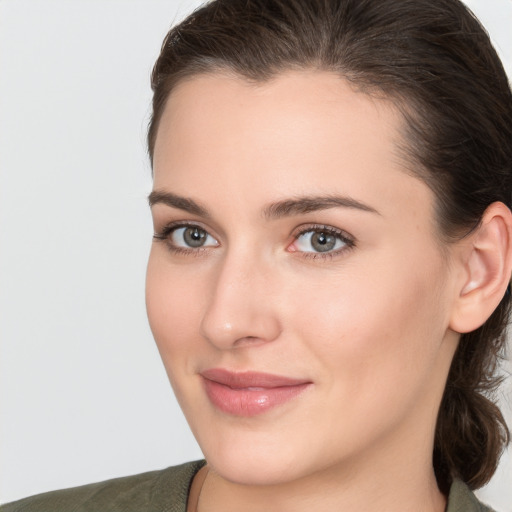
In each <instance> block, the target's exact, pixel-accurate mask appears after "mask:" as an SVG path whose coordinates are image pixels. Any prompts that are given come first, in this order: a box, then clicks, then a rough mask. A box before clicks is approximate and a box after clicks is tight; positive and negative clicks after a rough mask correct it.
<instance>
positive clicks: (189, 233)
mask: <svg viewBox="0 0 512 512" xmlns="http://www.w3.org/2000/svg"><path fill="white" fill-rule="evenodd" d="M154 238H156V239H159V240H165V241H166V242H167V244H168V246H169V248H170V249H171V250H174V251H187V250H194V249H201V248H206V247H217V246H218V245H219V242H217V240H215V238H214V237H213V236H212V235H210V234H209V233H208V231H206V230H205V229H203V228H201V227H199V226H195V225H183V224H181V225H174V224H173V225H169V226H166V227H165V228H164V229H163V230H162V232H161V233H156V234H155V235H154Z"/></svg>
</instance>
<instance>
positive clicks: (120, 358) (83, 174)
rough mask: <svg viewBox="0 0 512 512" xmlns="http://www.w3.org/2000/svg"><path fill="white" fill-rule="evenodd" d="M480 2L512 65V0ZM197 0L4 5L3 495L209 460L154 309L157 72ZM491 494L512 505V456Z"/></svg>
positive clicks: (0, 44) (0, 130)
mask: <svg viewBox="0 0 512 512" xmlns="http://www.w3.org/2000/svg"><path fill="white" fill-rule="evenodd" d="M468 3H469V4H470V6H471V7H472V8H473V9H474V10H475V11H476V13H477V14H478V15H479V16H480V18H481V19H482V21H483V22H484V24H485V25H486V26H487V28H488V29H489V30H490V32H491V35H492V37H493V39H494V41H495V43H496V45H497V48H498V50H499V51H500V53H501V55H502V58H503V60H504V62H505V63H506V66H507V68H508V72H509V76H512V30H511V29H512V0H472V1H470V2H468ZM197 5H199V2H195V1H185V0H178V1H171V0H167V1H157V0H124V1H121V0H32V1H30V0H0V336H1V345H0V350H1V352H0V414H1V417H0V461H1V466H0V502H7V501H11V500H14V499H17V498H21V497H23V496H27V495H30V494H34V493H38V492H43V491H47V490H51V489H56V488H62V487H70V486H75V485H80V484H85V483H89V482H93V481H98V480H104V479H107V478H112V477H115V476H121V475H128V474H133V473H138V472H142V471H148V470H153V469H159V468H163V467H167V466H170V465H173V464H177V463H180V462H184V461H187V460H191V459H196V458H200V457H201V452H200V450H199V448H198V447H197V445H196V443H195V441H194V439H193V437H192V435H191V434H190V432H189V430H188V427H187V425H186V422H185V420H184V419H183V416H182V414H181V412H180V410H179V408H178V405H177V403H176V401H175V399H174V397H173V395H172V392H171V390H170V386H169V384H168V382H167V377H166V375H165V372H164V369H163V365H162V364H161V362H160V359H159V356H158V353H157V350H156V347H155V345H154V342H153V340H152V336H151V333H150V330H149V327H148V324H147V320H146V315H145V306H144V273H145V265H146V258H147V254H148V250H149V246H150V243H151V236H152V228H151V223H150V215H149V209H148V207H147V202H146V196H147V194H148V192H149V191H150V189H151V174H150V168H149V164H148V159H147V156H146V149H145V134H146V126H147V119H148V114H149V104H150V99H151V95H150V89H149V74H150V70H151V67H152V65H153V62H154V60H155V59H156V57H157V55H158V52H159V48H160V45H161V41H162V39H163V37H164V35H165V34H166V32H167V30H168V29H169V27H170V26H171V25H172V24H173V23H174V22H175V21H177V20H179V19H181V18H183V17H184V15H185V14H186V13H188V12H190V11H191V10H192V9H193V8H194V7H196V6H197ZM511 380H512V379H510V378H509V379H508V381H507V384H506V386H505V387H504V388H503V402H504V404H505V403H506V402H507V401H508V402H509V403H510V400H511V392H510V390H511ZM505 409H506V414H507V417H508V421H509V424H511V425H512V414H511V412H510V407H509V406H507V405H506V404H505ZM480 496H481V498H482V499H484V500H485V501H487V502H489V503H490V504H492V505H493V506H494V507H495V508H497V509H499V510H501V512H512V462H511V459H510V455H509V454H507V455H506V456H505V457H504V458H503V462H502V465H501V466H500V469H499V471H498V474H497V475H496V477H495V478H494V480H493V481H492V483H491V484H490V485H489V486H488V487H487V488H486V489H483V490H482V491H481V492H480Z"/></svg>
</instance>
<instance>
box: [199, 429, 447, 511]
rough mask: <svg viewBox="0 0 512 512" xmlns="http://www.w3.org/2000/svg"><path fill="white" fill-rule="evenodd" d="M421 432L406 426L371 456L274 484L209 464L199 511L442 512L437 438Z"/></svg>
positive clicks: (369, 452) (371, 449)
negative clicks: (230, 476) (241, 478)
mask: <svg viewBox="0 0 512 512" xmlns="http://www.w3.org/2000/svg"><path fill="white" fill-rule="evenodd" d="M431 431H433V428H432V429H431ZM415 432H416V434H415ZM419 434H423V435H424V434H425V432H420V433H418V430H416V431H415V430H413V429H411V428H410V426H406V428H405V429H404V430H402V431H401V432H395V433H394V435H393V436H392V437H393V438H394V439H389V438H388V439H385V440H381V442H379V443H377V445H378V446H371V447H369V449H368V450H367V452H366V454H358V455H357V457H353V458H352V460H344V461H343V462H342V463H339V464H337V465H333V466H331V467H327V468H324V469H322V470H321V471H318V472H315V473H312V474H308V475H306V476H303V477H299V478H295V479H293V480H289V481H284V482H281V483H278V484H272V485H244V484H238V483H236V482H231V481H228V480H226V479H224V478H223V477H222V476H221V475H220V474H218V473H217V472H216V471H215V468H212V467H210V472H209V474H208V477H207V479H206V481H205V483H204V486H203V489H202V492H201V499H200V500H199V504H198V505H199V506H198V512H221V511H222V512H235V511H236V512H238V511H240V510H243V511H244V512H261V511H262V510H265V511H266V512H306V511H308V512H310V511H311V510H314V511H315V512H324V511H325V512H332V511H333V510H343V511H344V512H362V511H364V512H388V511H389V512H400V511H404V512H406V511H410V510H414V511H415V512H443V511H444V510H445V508H446V497H445V496H444V495H443V494H442V493H441V492H440V491H439V488H438V487H437V483H436V478H435V475H434V470H433V467H432V445H433V439H425V438H424V437H423V439H422V438H421V436H420V435H419Z"/></svg>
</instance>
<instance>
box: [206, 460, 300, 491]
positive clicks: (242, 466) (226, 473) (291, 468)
mask: <svg viewBox="0 0 512 512" xmlns="http://www.w3.org/2000/svg"><path fill="white" fill-rule="evenodd" d="M206 460H207V461H208V464H209V465H210V466H211V467H212V469H213V470H214V471H215V472H216V473H217V474H218V475H220V476H221V477H222V478H223V479H225V480H228V481H229V482H232V483H235V484H238V485H258V486H261V485H275V484H283V483H285V482H288V481H290V480H295V479H297V478H299V477H300V474H298V471H297V470H298V467H297V464H294V463H293V462H292V461H289V460H288V461H287V460H283V457H282V455H281V454H279V458H278V459H276V454H273V456H270V455H268V454H264V455H262V456H260V457H253V456H251V457H250V458H246V457H239V456H236V455H234V454H233V456H227V457H226V456H223V457H208V456H207V457H206Z"/></svg>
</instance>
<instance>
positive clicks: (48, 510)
mask: <svg viewBox="0 0 512 512" xmlns="http://www.w3.org/2000/svg"><path fill="white" fill-rule="evenodd" d="M204 464H205V462H204V461H196V462H188V463H186V464H181V465H180V466H173V467H170V468H167V469H163V470H161V471H151V472H148V473H141V474H139V475H132V476H127V477H122V478H115V479H113V480H106V481H104V482H98V483H94V484H89V485H83V486H80V487H73V488H71V489H62V490H59V491H52V492H46V493H43V494H38V495H36V496H31V497H29V498H24V499H21V500H19V501H15V502H12V503H7V504H5V505H2V506H0V512H89V511H90V512H118V511H123V512H130V511H133V512H135V511H137V512H153V511H155V512H156V511H162V510H165V511H167V512H185V509H186V503H187V497H188V492H189V488H190V483H191V482H192V478H193V477H194V475H195V474H196V473H197V471H198V470H199V469H200V468H201V467H202V466H203V465H204Z"/></svg>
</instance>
